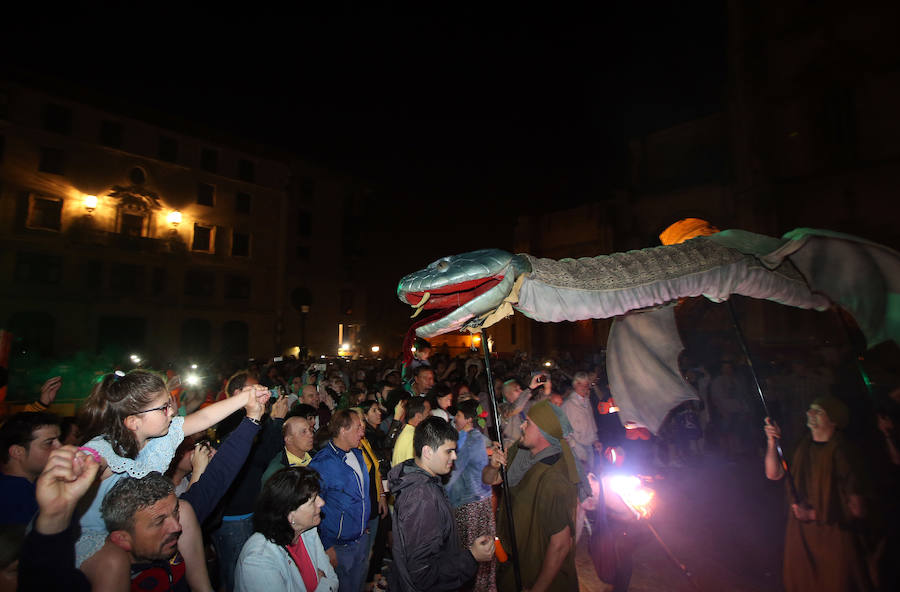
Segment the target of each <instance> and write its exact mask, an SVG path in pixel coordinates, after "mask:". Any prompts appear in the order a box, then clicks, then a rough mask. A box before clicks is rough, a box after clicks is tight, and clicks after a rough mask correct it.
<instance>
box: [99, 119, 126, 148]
mask: <svg viewBox="0 0 900 592" xmlns="http://www.w3.org/2000/svg"><path fill="white" fill-rule="evenodd" d="M123 137H124V128H123V127H122V124H121V123H119V122H118V121H107V120H105V119H104V120H103V121H101V122H100V143H101V144H103V145H104V146H108V147H110V148H121V147H122V142H123Z"/></svg>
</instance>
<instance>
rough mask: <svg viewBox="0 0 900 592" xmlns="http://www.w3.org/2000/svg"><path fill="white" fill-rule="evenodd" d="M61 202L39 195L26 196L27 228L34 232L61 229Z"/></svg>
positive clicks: (54, 198) (57, 230) (57, 199)
mask: <svg viewBox="0 0 900 592" xmlns="http://www.w3.org/2000/svg"><path fill="white" fill-rule="evenodd" d="M62 206H63V200H61V199H59V198H56V197H44V196H41V195H34V194H32V195H29V196H28V223H27V224H26V226H28V228H33V229H36V230H54V231H56V232H59V230H60V229H61V228H62Z"/></svg>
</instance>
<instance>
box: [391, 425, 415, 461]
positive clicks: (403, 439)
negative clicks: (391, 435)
mask: <svg viewBox="0 0 900 592" xmlns="http://www.w3.org/2000/svg"><path fill="white" fill-rule="evenodd" d="M415 433H416V428H414V427H412V426H411V425H409V424H406V425H405V426H403V430H401V431H400V435H399V436H397V440H396V441H395V442H394V453H393V454H392V455H391V466H392V467H396V466H397V465H399V464H400V463H402V462H403V461H405V460H409V459H411V458H412V457H414V456H415V454H414V453H413V435H414V434H415Z"/></svg>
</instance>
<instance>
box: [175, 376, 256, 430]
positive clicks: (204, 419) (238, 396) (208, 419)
mask: <svg viewBox="0 0 900 592" xmlns="http://www.w3.org/2000/svg"><path fill="white" fill-rule="evenodd" d="M269 396H270V394H269V390H268V389H267V388H266V387H264V386H262V385H259V384H255V385H252V386H245V387H244V388H242V389H241V390H239V391H238V392H236V393H235V394H234V395H232V396H231V397H228V398H227V399H224V400H222V401H219V402H218V403H213V404H212V405H208V406H206V407H204V408H202V409H199V410H197V411H195V412H194V413H191V414H190V415H187V416H185V418H184V435H185V436H190V435H192V434H196V433H198V432H202V431H204V430H206V429H208V428H211V427H212V426H214V425H216V424H217V423H219V422H220V421H222V420H223V419H225V418H226V417H228V416H229V415H231V414H232V413H234V412H235V411H237V410H238V409H240V408H241V407H244V406H246V405H247V402H248V401H249V399H250V397H256V398H257V399H258V400H260V401H261V402H262V403H265V401H266V399H268V398H269Z"/></svg>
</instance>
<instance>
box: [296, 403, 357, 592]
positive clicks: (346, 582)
mask: <svg viewBox="0 0 900 592" xmlns="http://www.w3.org/2000/svg"><path fill="white" fill-rule="evenodd" d="M328 429H329V431H330V432H331V434H332V439H331V440H330V441H329V442H328V444H326V445H325V447H324V448H323V449H322V450H320V451H319V452H318V453H317V454H316V456H315V457H313V460H312V462H311V463H309V467H310V468H311V469H315V470H316V471H318V472H319V477H320V479H319V482H320V487H321V489H320V490H319V496H320V497H321V498H322V499H323V500H325V506H324V507H323V508H322V522H321V523H320V524H319V537H320V538H321V539H322V545H323V546H324V547H325V552H326V553H328V556H329V557H330V558H331V562H332V564H335V568H334V570H335V571H336V572H337V575H338V580H339V581H340V592H359V591H360V590H361V589H362V585H363V578H364V577H365V574H366V572H367V570H368V555H369V545H368V544H367V543H368V535H367V534H366V525H367V523H368V521H369V508H370V506H371V501H370V499H369V473H368V472H367V471H366V462H365V460H364V459H363V455H362V451H361V450H360V449H359V441H360V440H361V439H362V437H363V434H364V433H365V429H364V428H363V424H362V420H361V419H360V418H359V415H358V414H357V413H356V412H355V411H351V410H349V409H341V410H340V411H337V412H336V413H335V414H334V415H333V416H332V417H331V421H330V422H329V423H328Z"/></svg>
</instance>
